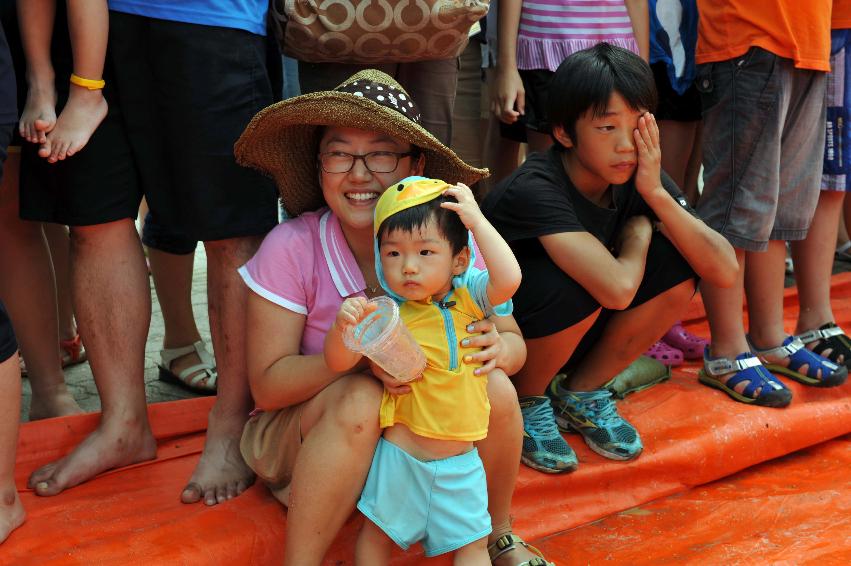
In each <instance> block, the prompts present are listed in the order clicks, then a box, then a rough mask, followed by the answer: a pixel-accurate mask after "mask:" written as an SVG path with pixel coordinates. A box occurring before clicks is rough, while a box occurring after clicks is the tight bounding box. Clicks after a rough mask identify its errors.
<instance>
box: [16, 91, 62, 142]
mask: <svg viewBox="0 0 851 566" xmlns="http://www.w3.org/2000/svg"><path fill="white" fill-rule="evenodd" d="M55 125H56V90H55V89H54V88H53V84H52V83H51V84H50V85H49V86H48V87H45V88H42V87H39V86H38V85H29V87H28V88H27V102H26V104H25V105H24V111H23V112H22V113H21V120H20V122H18V131H19V132H20V134H21V137H22V138H24V139H25V140H27V141H28V142H30V143H44V142H45V141H47V137H46V134H47V133H48V132H50V131H51V130H52V129H53V127H54V126H55Z"/></svg>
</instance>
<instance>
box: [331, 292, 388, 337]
mask: <svg viewBox="0 0 851 566" xmlns="http://www.w3.org/2000/svg"><path fill="white" fill-rule="evenodd" d="M376 308H378V305H376V304H375V303H370V302H369V301H367V300H366V299H365V298H364V297H350V298H348V299H346V300H345V301H343V304H342V305H340V310H339V311H337V319H336V320H335V321H334V326H336V327H337V329H338V330H339V331H340V332H343V331H344V330H346V328H348V327H349V326H354V325H356V324H358V323H359V322H360V321H362V320H363V319H364V318H366V315H368V314H369V313H371V312H372V311H374V310H375V309H376Z"/></svg>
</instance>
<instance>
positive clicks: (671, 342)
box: [662, 322, 709, 360]
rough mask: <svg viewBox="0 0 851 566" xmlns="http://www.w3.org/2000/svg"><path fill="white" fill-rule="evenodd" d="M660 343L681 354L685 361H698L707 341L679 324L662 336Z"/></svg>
mask: <svg viewBox="0 0 851 566" xmlns="http://www.w3.org/2000/svg"><path fill="white" fill-rule="evenodd" d="M662 342H664V343H665V344H667V345H668V346H671V347H672V348H676V349H677V350H679V351H680V352H682V353H683V357H684V358H685V359H687V360H699V359H700V358H701V357H702V356H703V350H704V348H706V347H707V346H708V345H709V341H708V340H706V339H705V338H701V337H700V336H697V335H695V334H692V333H691V332H689V331H688V330H686V329H685V328H684V327H683V325H682V323H681V322H677V323H676V324H674V325H673V326H672V327H671V328H670V329H669V330H668V331H667V332H666V333H665V335H664V336H662Z"/></svg>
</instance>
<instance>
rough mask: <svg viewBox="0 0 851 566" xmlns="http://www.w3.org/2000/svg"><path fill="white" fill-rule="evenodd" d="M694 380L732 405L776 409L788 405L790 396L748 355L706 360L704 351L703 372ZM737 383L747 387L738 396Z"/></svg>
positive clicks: (759, 363)
mask: <svg viewBox="0 0 851 566" xmlns="http://www.w3.org/2000/svg"><path fill="white" fill-rule="evenodd" d="M731 372H735V373H733V374H732V375H730V376H729V377H728V378H727V379H724V380H723V381H721V380H720V379H718V378H719V377H721V376H724V375H726V374H728V373H731ZM697 379H698V381H700V382H701V383H702V384H704V385H708V386H709V387H714V388H715V389H720V390H721V391H723V392H724V393H726V394H727V395H729V396H730V397H732V398H733V399H735V400H736V401H739V402H740V403H746V404H748V405H759V406H760V407H777V408H780V407H785V406H787V405H788V404H789V403H790V402H791V401H792V392H791V391H789V389H788V388H787V387H786V386H785V385H784V384H783V382H782V381H780V380H778V379H777V378H776V377H774V376H773V375H772V374H771V372H769V371H768V370H767V369H766V368H765V366H763V365H762V362H760V361H759V358H757V357H756V356H754V355H753V354H751V353H750V352H743V353H741V354H739V355H738V356H736V359H735V360H731V359H729V358H710V357H709V348H708V347H707V348H706V349H705V350H704V351H703V369H702V370H700V373H699V374H698V378H697ZM741 383H747V385H746V386H745V388H744V389H742V391H741V393H740V392H738V391H736V386H738V385H739V384H741Z"/></svg>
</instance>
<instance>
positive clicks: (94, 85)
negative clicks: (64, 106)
mask: <svg viewBox="0 0 851 566" xmlns="http://www.w3.org/2000/svg"><path fill="white" fill-rule="evenodd" d="M71 84H74V85H77V86H81V87H83V88H87V89H89V90H100V89H102V88H103V87H104V86H105V85H106V81H105V80H103V79H101V80H99V81H95V80H92V79H84V78H83V77H78V76H77V75H75V74H74V73H71Z"/></svg>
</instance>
